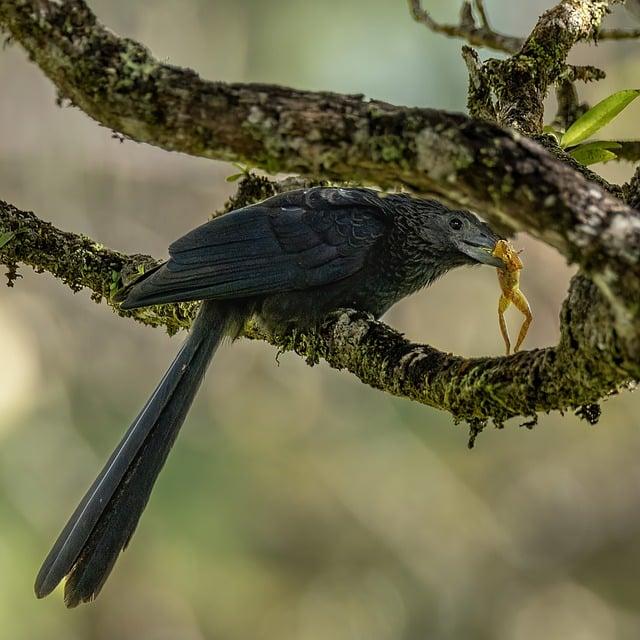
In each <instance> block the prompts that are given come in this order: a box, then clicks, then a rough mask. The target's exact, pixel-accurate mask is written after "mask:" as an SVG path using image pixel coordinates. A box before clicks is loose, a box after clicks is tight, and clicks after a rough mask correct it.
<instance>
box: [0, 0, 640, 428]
mask: <svg viewBox="0 0 640 640" xmlns="http://www.w3.org/2000/svg"><path fill="white" fill-rule="evenodd" d="M607 4H608V3H606V2H591V1H586V0H582V1H579V0H563V2H561V3H560V4H559V5H557V6H556V7H554V8H553V9H551V10H549V11H548V12H547V13H546V14H544V15H543V16H542V17H541V19H540V20H539V22H538V24H537V25H536V27H535V29H534V31H533V32H532V34H531V35H530V36H529V38H527V40H526V42H525V44H524V46H523V48H522V50H521V51H519V52H518V53H516V54H515V55H514V56H513V57H512V58H510V59H507V60H504V61H489V63H485V65H482V69H481V71H482V72H486V73H491V74H492V78H491V82H492V87H493V91H494V93H495V95H496V98H497V100H496V106H497V110H496V114H497V116H496V117H497V119H498V120H499V121H500V122H504V123H507V124H509V125H511V126H514V127H516V128H517V129H519V130H520V131H525V132H533V133H537V132H538V131H539V124H541V108H542V106H541V105H542V98H543V97H544V94H545V93H546V90H547V88H548V87H549V86H550V85H551V84H553V83H554V82H555V81H556V80H557V79H558V78H559V77H561V74H562V73H563V72H564V70H565V69H566V68H567V66H566V56H567V54H568V52H569V50H570V48H571V47H572V46H573V44H574V43H575V42H576V41H578V40H580V39H584V38H587V37H591V36H593V33H594V31H595V30H596V29H597V26H598V25H599V22H600V19H601V18H602V16H603V15H604V13H605V11H606V6H607ZM479 6H481V4H480V5H479ZM481 20H483V25H484V27H487V28H488V22H487V20H486V14H484V12H482V13H481ZM0 25H2V26H3V27H4V28H5V29H7V30H9V32H10V33H11V35H12V36H13V38H14V39H15V40H17V41H19V42H20V43H21V44H22V45H23V46H24V47H25V49H26V50H27V51H28V53H29V55H30V56H31V57H32V59H33V60H34V61H35V62H36V63H37V64H38V65H39V66H40V68H41V69H42V70H43V71H44V72H45V73H46V74H47V75H48V76H49V77H50V78H51V79H52V81H53V82H54V84H55V85H56V87H57V88H58V90H59V92H60V94H61V95H62V96H64V97H65V98H68V99H70V100H71V101H72V102H73V104H75V105H77V106H78V107H80V108H81V109H83V110H84V111H85V112H86V113H87V114H89V115H90V116H92V117H94V118H95V119H96V120H97V121H98V122H100V123H101V124H103V125H105V126H108V127H111V128H113V129H116V130H118V131H120V132H121V133H123V134H124V135H127V136H128V137H130V138H132V139H134V140H138V141H144V142H148V143H151V144H155V145H157V146H160V147H162V148H165V149H170V150H179V151H183V152H186V153H190V154H192V155H200V156H204V157H209V158H216V159H223V160H237V161H241V162H247V163H250V164H253V165H257V166H260V167H262V168H264V169H266V170H268V171H286V172H294V173H299V174H302V175H306V176H318V175H320V176H325V177H328V178H330V179H335V180H342V181H345V180H358V181H359V182H365V183H366V182H370V183H375V184H378V185H381V186H383V187H384V186H391V185H396V186H397V185H403V186H406V187H409V188H411V189H413V190H414V191H417V192H421V193H435V194H438V195H439V196H441V197H442V198H444V199H446V200H448V201H450V202H454V203H456V204H458V205H463V206H470V207H473V208H475V209H477V210H480V211H482V212H483V214H485V215H486V216H487V217H488V218H490V219H491V220H493V221H494V222H499V223H501V224H502V225H503V226H505V227H507V228H509V229H512V230H527V231H529V232H530V233H532V234H533V235H535V236H537V237H538V238H540V239H542V240H543V241H545V242H546V243H548V244H549V245H551V246H554V247H556V248H557V249H558V250H559V251H561V252H562V253H563V254H564V255H565V256H566V257H567V258H568V259H569V260H570V261H572V262H576V263H578V264H579V265H580V266H581V268H582V273H583V274H584V275H581V276H579V277H577V278H575V279H574V280H573V282H572V286H571V291H570V295H569V297H568V299H567V301H566V302H565V305H564V307H563V316H562V339H561V341H560V343H559V345H558V346H557V347H554V348H550V349H545V350H538V351H532V352H528V353H521V354H517V355H515V356H512V357H510V358H481V359H473V360H465V359H462V358H458V357H456V356H451V355H447V354H442V353H440V352H438V351H436V350H434V349H432V348H431V347H426V346H423V345H412V344H410V343H408V342H406V341H404V339H403V338H402V337H401V336H399V334H397V333H395V332H393V331H392V330H391V329H389V328H388V327H385V325H383V324H381V323H378V322H375V321H373V320H370V319H369V318H366V317H363V316H362V315H361V314H352V313H346V312H345V313H341V314H337V315H336V316H335V317H333V318H330V319H328V320H327V321H326V322H325V323H324V324H323V325H322V327H320V328H319V330H318V331H317V332H314V333H311V334H308V335H301V336H294V337H293V338H291V337H288V336H284V337H274V336H269V337H268V338H269V340H270V341H271V342H272V343H275V344H277V345H279V346H281V347H285V348H293V349H295V350H296V351H297V352H298V353H301V354H302V355H304V356H305V357H307V358H308V359H310V360H312V361H313V360H315V359H316V358H317V357H318V356H321V357H324V358H325V359H326V360H327V361H328V362H329V363H330V364H331V365H332V366H335V367H337V368H342V367H345V368H347V369H349V370H350V371H352V372H353V373H355V374H356V375H357V376H358V377H359V378H360V379H361V380H363V381H364V382H366V383H367V384H370V385H372V386H375V387H378V388H382V389H385V390H387V391H389V392H390V393H395V394H397V395H403V396H405V397H409V398H412V399H416V400H419V401H421V402H425V403H427V404H432V405H433V406H438V407H441V408H444V409H446V410H448V411H450V412H452V414H453V415H454V416H456V417H458V418H466V419H470V420H476V421H477V420H481V421H482V420H484V419H485V418H487V417H493V418H495V419H496V420H497V421H498V422H500V421H501V420H503V419H505V418H506V417H509V416H511V415H531V414H532V413H534V412H535V411H539V410H549V409H551V408H566V407H571V406H575V405H577V404H582V403H589V402H593V401H595V400H597V399H598V398H600V397H602V396H603V395H606V394H607V393H609V392H611V391H614V390H615V389H617V388H618V387H619V386H620V385H622V384H624V383H625V381H626V380H628V379H631V378H633V379H640V330H639V327H640V308H639V307H638V304H637V300H638V299H640V214H639V213H638V212H637V211H634V210H633V209H631V208H629V207H628V206H627V205H625V204H624V203H622V202H621V201H620V200H618V199H616V198H615V197H613V196H612V195H611V193H609V191H612V192H613V193H615V194H616V195H621V194H622V190H621V189H616V188H614V187H612V186H611V185H608V184H607V183H606V182H604V181H603V180H601V179H598V178H597V176H595V175H594V174H591V173H589V172H588V171H587V170H585V169H584V168H581V167H579V166H574V167H572V166H568V165H567V164H566V162H565V160H566V158H565V157H564V156H563V154H562V153H561V151H560V150H558V149H555V148H550V149H551V151H552V153H550V152H549V151H547V150H545V149H544V148H543V147H542V146H540V145H538V144H536V143H535V142H533V141H531V140H529V139H526V138H524V137H523V136H522V135H520V134H519V133H517V132H511V131H507V130H505V129H502V128H501V127H499V126H496V125H495V124H492V123H490V122H478V121H474V120H470V119H469V118H466V117H465V116H463V115H460V114H452V113H446V112H442V111H435V110H430V109H408V108H402V107H396V106H393V105H389V104H386V103H382V102H376V101H366V100H364V99H363V98H362V96H344V95H338V94H332V93H317V92H305V91H296V90H292V89H287V88H282V87H276V86H270V85H252V84H223V83H216V82H207V81H204V80H202V79H201V78H200V77H199V76H198V75H197V74H195V73H194V72H193V71H191V70H188V69H180V68H178V67H174V66H170V65H166V64H162V63H160V62H159V61H157V60H156V59H154V58H153V57H152V56H151V54H150V53H149V52H148V51H147V50H146V49H145V48H144V47H142V46H141V45H140V44H138V43H136V42H133V41H131V40H128V39H123V38H119V37H117V36H116V35H114V34H113V33H112V32H110V31H108V30H107V29H105V28H104V27H103V26H102V25H100V24H99V23H98V22H97V20H96V19H95V16H93V14H92V13H91V12H90V10H89V9H88V7H87V6H86V4H85V3H84V2H83V1H82V0H63V1H54V0H0ZM469 60H470V62H472V63H476V62H478V61H477V60H471V59H469ZM478 64H479V63H478ZM478 77H479V78H480V77H481V76H480V75H479V76H478ZM545 144H549V142H548V141H546V142H545ZM583 174H584V175H587V176H589V177H590V178H592V180H595V181H597V184H596V183H595V182H593V181H588V180H587V179H586V178H585V177H584V175H583ZM1 213H2V216H0V244H2V243H3V242H5V244H4V246H3V247H2V248H0V255H1V256H3V260H4V261H5V262H8V263H9V264H10V265H11V264H15V263H16V262H17V261H24V262H26V263H28V264H31V265H33V266H34V267H35V268H37V269H46V270H50V271H51V272H52V273H54V274H55V275H57V276H58V277H61V278H62V279H64V280H65V281H66V282H67V283H68V284H69V285H70V286H72V288H77V287H79V286H87V287H89V288H90V289H91V290H92V291H93V292H94V294H95V295H96V296H97V297H100V296H105V295H107V293H108V292H110V291H111V289H112V288H113V286H114V283H115V286H116V287H117V286H119V279H122V278H126V277H127V271H128V270H131V269H134V270H135V269H136V268H137V267H138V265H139V264H140V263H141V262H142V263H145V261H147V260H150V259H149V258H148V257H146V256H139V257H137V258H136V257H135V256H122V255H121V254H117V253H115V252H108V251H107V250H104V249H103V248H101V247H99V246H95V245H93V243H92V242H91V241H90V240H88V239H86V238H81V237H78V236H73V235H72V234H71V235H65V234H63V232H59V231H58V230H55V229H53V228H49V227H46V226H45V227H43V226H42V225H44V224H45V223H42V222H40V221H38V220H37V219H36V218H34V217H33V216H32V214H24V213H23V212H18V211H17V210H15V209H12V208H11V207H10V206H9V205H3V208H2V212H1ZM5 214H6V219H4V217H5ZM30 215H31V217H30ZM12 234H17V235H12ZM57 234H63V235H62V236H59V237H58V235H57ZM47 238H49V240H46V239H47ZM17 239H19V240H20V241H19V242H18V241H17ZM42 242H44V244H39V243H42ZM65 242H66V243H67V244H64V243H65ZM30 247H31V248H30ZM60 247H63V248H64V252H63V253H64V254H63V255H59V254H60V253H61V251H60ZM67 249H68V250H67ZM105 251H106V253H102V252H105ZM118 256H119V257H118ZM138 258H139V261H138ZM118 261H120V262H118ZM85 265H89V266H90V268H86V266H85ZM114 265H115V266H119V265H120V266H121V269H120V270H119V269H115V268H114ZM97 274H99V275H97ZM114 274H116V275H114ZM585 276H588V277H585ZM594 283H595V284H594ZM167 309H169V311H167ZM191 313H192V308H186V309H185V308H184V307H171V306H169V307H167V308H165V309H164V311H162V310H160V309H159V308H152V309H150V310H146V311H145V310H142V311H139V312H134V313H133V314H132V315H134V317H136V318H137V319H139V320H142V321H144V322H148V323H150V324H164V325H166V326H167V327H168V328H169V329H170V330H172V331H173V330H176V329H177V328H179V327H181V326H184V325H185V324H188V321H189V318H190V316H191ZM163 314H164V315H163ZM247 333H248V335H252V336H256V337H265V336H262V335H261V333H260V330H259V329H257V328H255V327H253V328H248V329H247Z"/></svg>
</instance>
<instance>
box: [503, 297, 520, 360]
mask: <svg viewBox="0 0 640 640" xmlns="http://www.w3.org/2000/svg"><path fill="white" fill-rule="evenodd" d="M510 304H511V301H510V300H509V298H507V296H505V295H504V294H502V295H501V296H500V300H499V302H498V320H499V321H500V333H502V338H503V340H504V344H505V346H506V347H507V355H509V353H510V352H511V340H509V329H507V323H506V322H505V320H504V312H505V311H506V310H507V309H508V307H509V305H510ZM523 327H524V325H523ZM520 333H522V330H521V331H520ZM523 339H524V337H523ZM520 342H521V340H520V336H518V345H520ZM516 350H517V347H516Z"/></svg>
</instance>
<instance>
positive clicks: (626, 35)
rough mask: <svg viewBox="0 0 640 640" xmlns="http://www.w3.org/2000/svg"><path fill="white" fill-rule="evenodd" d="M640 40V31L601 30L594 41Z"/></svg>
mask: <svg viewBox="0 0 640 640" xmlns="http://www.w3.org/2000/svg"><path fill="white" fill-rule="evenodd" d="M636 38H640V29H628V30H627V29H602V30H600V31H598V33H597V34H596V35H595V37H594V39H595V40H596V41H601V40H635V39H636Z"/></svg>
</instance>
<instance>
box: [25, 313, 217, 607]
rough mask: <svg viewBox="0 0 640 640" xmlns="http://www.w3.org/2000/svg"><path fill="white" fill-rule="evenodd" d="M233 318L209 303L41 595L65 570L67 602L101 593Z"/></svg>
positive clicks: (53, 558) (57, 555)
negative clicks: (229, 318) (230, 318)
mask: <svg viewBox="0 0 640 640" xmlns="http://www.w3.org/2000/svg"><path fill="white" fill-rule="evenodd" d="M228 324H229V322H228V315H227V314H226V313H225V312H224V311H223V310H221V308H220V307H219V306H216V304H215V303H213V302H204V303H203V304H202V308H201V310H200V313H199V314H198V317H197V318H196V320H195V322H194V324H193V326H192V329H191V332H190V333H189V336H188V338H187V340H186V341H185V343H184V345H183V346H182V348H181V349H180V352H179V353H178V355H177V356H176V358H175V360H174V361H173V363H172V364H171V366H170V367H169V369H168V371H167V372H166V373H165V375H164V377H163V378H162V380H161V381H160V384H159V385H158V386H157V387H156V390H155V391H154V392H153V395H152V396H151V398H149V400H148V401H147V404H146V405H145V406H144V408H143V409H142V411H141V412H140V414H139V415H138V417H137V418H136V419H135V420H134V421H133V424H132V425H131V426H130V427H129V429H128V430H127V432H126V434H125V435H124V437H123V439H122V441H121V442H120V444H119V445H118V447H117V448H116V450H115V451H114V452H113V454H112V455H111V457H110V458H109V460H108V462H107V464H106V465H105V467H104V469H103V470H102V471H101V473H100V475H99V476H98V477H97V478H96V480H95V482H94V483H93V484H92V485H91V488H90V489H89V491H87V493H86V495H85V496H84V498H83V499H82V501H81V502H80V504H79V505H78V507H77V509H76V510H75V511H74V513H73V515H72V516H71V518H70V519H69V522H68V523H67V525H66V526H65V527H64V529H63V530H62V533H61V534H60V536H59V537H58V539H57V540H56V543H55V544H54V545H53V548H52V549H51V551H50V552H49V555H48V556H47V558H46V559H45V561H44V563H43V565H42V568H41V569H40V572H39V573H38V577H37V578H36V583H35V592H36V595H37V596H38V597H39V598H41V597H44V596H46V595H48V594H49V593H51V591H53V589H55V587H56V586H57V585H58V583H59V582H60V581H61V580H62V579H63V578H64V577H65V576H67V581H66V584H65V603H66V605H67V606H68V607H74V606H76V605H77V604H79V603H80V602H87V601H88V600H91V599H93V598H94V597H95V596H96V595H97V594H98V592H99V591H100V589H101V588H102V585H103V584H104V582H105V580H106V579H107V576H108V575H109V573H110V571H111V569H112V568H113V565H114V564H115V561H116V559H117V557H118V555H119V554H120V551H122V550H123V549H124V548H125V547H126V546H127V544H128V542H129V540H130V538H131V536H132V534H133V532H134V530H135V528H136V525H137V524H138V520H139V519H140V516H141V514H142V512H143V510H144V508H145V506H146V504H147V501H148V500H149V495H150V494H151V490H152V489H153V485H154V483H155V481H156V478H157V477H158V474H159V473H160V469H161V468H162V465H163V464H164V461H165V460H166V458H167V455H168V454H169V451H170V449H171V446H172V445H173V443H174V441H175V438H176V436H177V434H178V431H179V430H180V427H181V426H182V423H183V422H184V419H185V417H186V415H187V412H188V410H189V407H190V406H191V403H192V401H193V398H194V397H195V395H196V392H197V390H198V387H199V386H200V382H201V381H202V379H203V377H204V374H205V372H206V370H207V366H208V364H209V362H210V360H211V358H212V356H213V354H214V352H215V350H216V348H217V346H218V344H219V343H220V340H221V339H222V338H223V337H224V335H225V333H226V331H227V330H228Z"/></svg>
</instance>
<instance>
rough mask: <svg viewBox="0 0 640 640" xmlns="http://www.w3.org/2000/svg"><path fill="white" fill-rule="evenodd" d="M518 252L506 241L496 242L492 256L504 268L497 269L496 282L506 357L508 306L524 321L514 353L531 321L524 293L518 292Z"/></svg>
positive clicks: (519, 262)
mask: <svg viewBox="0 0 640 640" xmlns="http://www.w3.org/2000/svg"><path fill="white" fill-rule="evenodd" d="M519 253H520V251H516V250H515V249H514V248H513V247H512V246H511V244H510V243H509V241H508V240H498V242H497V243H496V246H495V248H494V249H493V252H492V254H493V255H494V256H495V257H496V258H500V260H502V261H503V262H504V265H505V266H504V267H503V268H501V269H498V270H497V271H498V282H499V283H500V288H501V289H502V295H501V296H500V301H499V302H498V319H499V321H500V331H501V333H502V337H503V338H504V343H505V345H506V347H507V355H509V353H510V352H511V341H510V340H509V331H508V329H507V324H506V322H505V320H504V312H505V311H506V310H507V308H508V307H509V305H510V304H511V303H513V305H514V306H515V307H516V308H517V309H518V310H519V311H520V312H521V313H522V314H523V315H524V321H523V323H522V326H521V327H520V333H519V334H518V340H517V342H516V346H515V347H514V349H513V352H514V353H515V352H516V351H518V349H520V345H521V344H522V342H523V341H524V339H525V336H526V335H527V331H528V330H529V325H530V324H531V321H532V320H533V315H532V313H531V307H529V302H528V301H527V299H526V298H525V296H524V293H522V291H520V271H521V270H522V266H523V265H522V260H520V256H519V255H518V254H519Z"/></svg>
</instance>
